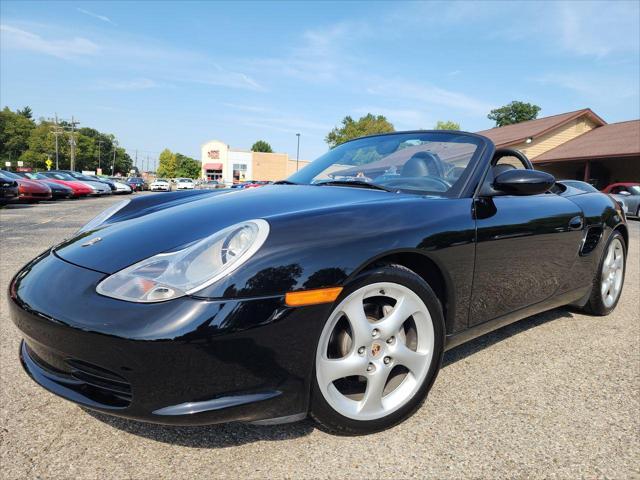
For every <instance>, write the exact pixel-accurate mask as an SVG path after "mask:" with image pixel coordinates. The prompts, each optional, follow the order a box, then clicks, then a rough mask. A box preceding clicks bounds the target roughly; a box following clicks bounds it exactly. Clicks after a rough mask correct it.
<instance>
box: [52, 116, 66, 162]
mask: <svg viewBox="0 0 640 480" xmlns="http://www.w3.org/2000/svg"><path fill="white" fill-rule="evenodd" d="M52 133H53V136H54V137H55V138H56V170H58V168H59V166H58V160H59V158H60V154H59V149H58V137H59V136H60V135H62V134H64V129H63V128H62V127H60V125H58V114H57V113H56V116H55V119H54V123H53V131H52Z"/></svg>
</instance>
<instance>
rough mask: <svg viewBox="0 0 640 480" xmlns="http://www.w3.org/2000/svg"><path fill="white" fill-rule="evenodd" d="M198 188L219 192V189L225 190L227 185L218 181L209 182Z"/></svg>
mask: <svg viewBox="0 0 640 480" xmlns="http://www.w3.org/2000/svg"><path fill="white" fill-rule="evenodd" d="M198 188H199V189H201V190H217V189H218V188H225V184H224V183H222V182H218V181H217V180H208V181H206V182H202V183H201V184H200V185H198Z"/></svg>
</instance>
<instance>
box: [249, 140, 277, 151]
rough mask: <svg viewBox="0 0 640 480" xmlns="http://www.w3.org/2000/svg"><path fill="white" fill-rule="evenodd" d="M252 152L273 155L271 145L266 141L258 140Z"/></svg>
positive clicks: (252, 147)
mask: <svg viewBox="0 0 640 480" xmlns="http://www.w3.org/2000/svg"><path fill="white" fill-rule="evenodd" d="M251 151H252V152H265V153H273V150H271V145H269V144H268V143H267V142H265V141H264V140H258V141H257V142H256V143H254V144H253V145H252V146H251Z"/></svg>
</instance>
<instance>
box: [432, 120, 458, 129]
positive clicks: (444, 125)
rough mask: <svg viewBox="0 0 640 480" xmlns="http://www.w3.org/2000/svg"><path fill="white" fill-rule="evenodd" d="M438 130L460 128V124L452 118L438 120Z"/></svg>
mask: <svg viewBox="0 0 640 480" xmlns="http://www.w3.org/2000/svg"><path fill="white" fill-rule="evenodd" d="M435 129H436V130H460V124H459V123H457V122H454V121H451V120H446V121H442V120H438V123H436V128H435Z"/></svg>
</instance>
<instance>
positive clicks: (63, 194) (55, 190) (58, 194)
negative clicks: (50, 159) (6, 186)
mask: <svg viewBox="0 0 640 480" xmlns="http://www.w3.org/2000/svg"><path fill="white" fill-rule="evenodd" d="M15 174H16V175H18V176H20V177H22V178H26V179H29V180H34V181H36V182H40V183H44V184H46V185H48V186H49V188H50V189H51V198H52V199H53V200H60V199H64V198H71V197H73V189H72V188H71V187H68V186H67V185H62V184H60V183H57V182H54V181H52V180H51V179H49V178H47V177H45V176H43V175H39V174H37V173H32V172H15Z"/></svg>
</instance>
